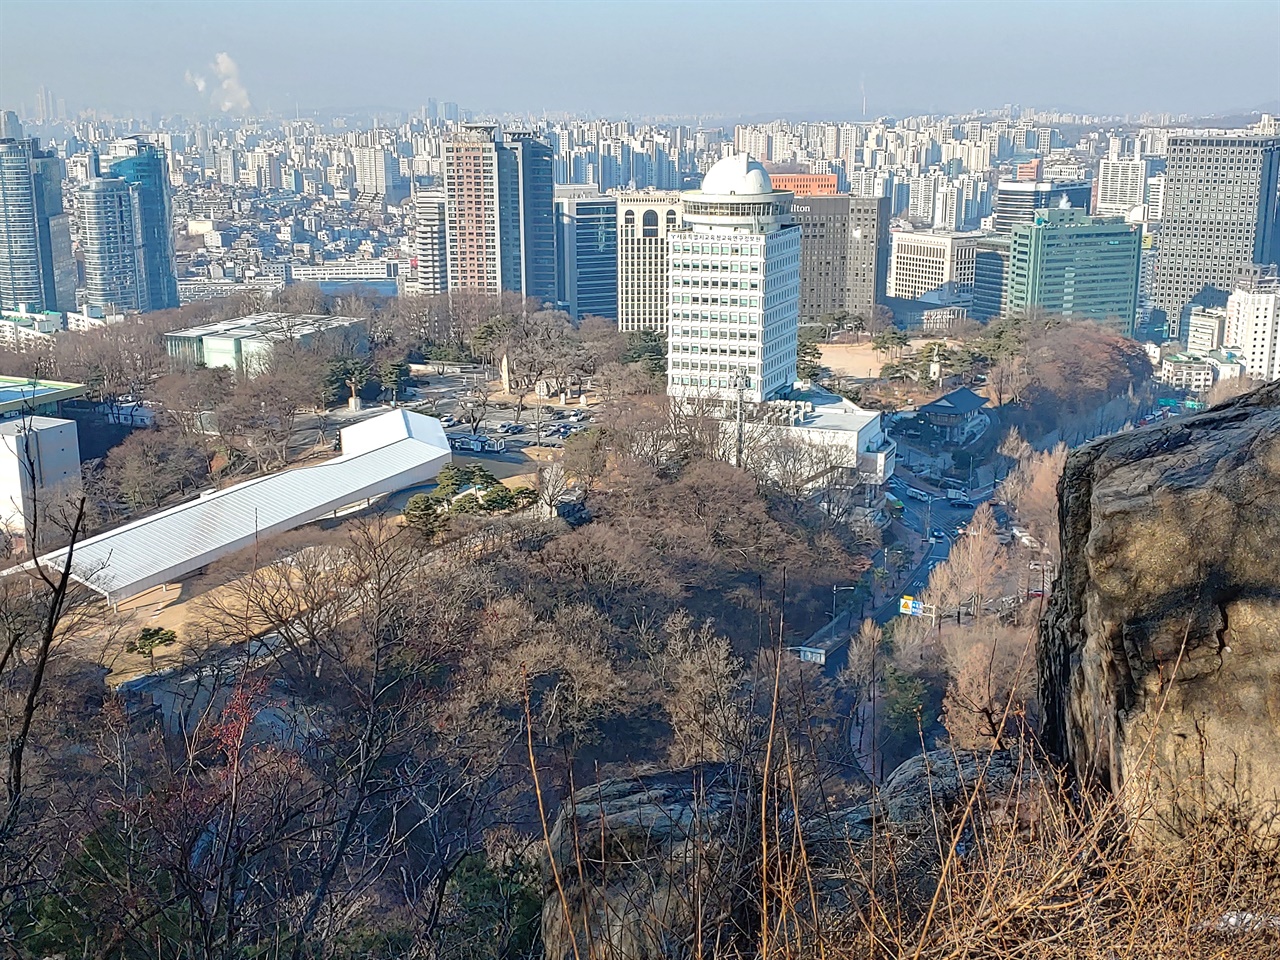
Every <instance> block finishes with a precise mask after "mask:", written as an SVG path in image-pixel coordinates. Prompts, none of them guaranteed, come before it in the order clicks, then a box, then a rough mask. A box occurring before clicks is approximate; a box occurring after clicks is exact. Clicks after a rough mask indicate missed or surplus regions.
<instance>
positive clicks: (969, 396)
mask: <svg viewBox="0 0 1280 960" xmlns="http://www.w3.org/2000/svg"><path fill="white" fill-rule="evenodd" d="M986 405H987V398H986V397H980V396H978V395H977V394H976V393H974V392H973V391H972V390H970V389H969V388H968V387H961V388H960V389H959V390H952V391H951V392H950V393H948V394H947V395H946V396H942V397H939V398H938V399H937V400H934V401H933V402H932V403H926V404H925V405H924V406H923V407H921V408H920V409H919V410H918V411H917V413H923V414H925V415H928V414H933V415H935V416H964V415H965V414H966V413H973V412H974V411H975V410H981V409H982V408H983V407H985V406H986Z"/></svg>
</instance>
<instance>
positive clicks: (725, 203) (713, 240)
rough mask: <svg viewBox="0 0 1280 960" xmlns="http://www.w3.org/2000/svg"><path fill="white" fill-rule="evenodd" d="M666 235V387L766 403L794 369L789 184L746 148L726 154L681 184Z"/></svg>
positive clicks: (672, 392) (794, 237) (793, 233)
mask: <svg viewBox="0 0 1280 960" xmlns="http://www.w3.org/2000/svg"><path fill="white" fill-rule="evenodd" d="M682 198H683V201H684V203H683V207H684V222H685V228H684V229H683V230H681V231H679V232H677V233H675V234H671V235H669V237H668V245H669V248H670V252H669V269H668V288H667V289H668V296H667V394H668V395H669V396H672V397H706V398H710V399H725V400H727V399H731V398H735V397H736V396H737V391H738V388H739V385H741V387H742V389H743V394H742V395H743V398H744V399H745V400H747V401H748V402H751V403H761V402H763V401H765V400H770V399H773V398H775V397H778V396H780V395H782V394H783V393H785V392H786V391H788V390H790V389H791V387H792V386H793V385H794V383H795V379H796V340H797V334H798V331H799V322H800V228H799V227H798V226H797V225H796V224H794V223H793V222H792V219H791V201H792V194H791V193H789V192H787V191H785V190H774V189H773V185H772V184H771V183H770V182H769V174H768V173H767V172H765V169H764V167H763V166H761V165H760V164H759V163H758V162H756V161H755V160H752V159H750V158H749V157H748V156H747V154H744V153H739V154H734V155H733V156H729V157H725V158H724V159H722V160H720V161H718V162H717V163H716V164H715V166H713V167H712V168H711V169H710V170H709V171H707V175H706V176H705V177H704V178H703V181H702V189H701V190H693V191H688V192H686V193H685V194H683V197H682Z"/></svg>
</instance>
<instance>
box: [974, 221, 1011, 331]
mask: <svg viewBox="0 0 1280 960" xmlns="http://www.w3.org/2000/svg"><path fill="white" fill-rule="evenodd" d="M1009 247H1010V238H1009V237H1008V236H1007V235H1002V234H998V233H997V234H989V235H987V236H984V237H980V238H979V239H978V242H977V245H976V250H975V251H974V259H973V303H972V304H971V306H970V307H969V316H970V317H972V318H973V319H974V320H981V321H983V322H984V323H985V322H986V321H988V320H993V319H995V318H996V317H1001V316H1004V307H1005V301H1004V296H1005V284H1006V282H1007V280H1008V278H1009Z"/></svg>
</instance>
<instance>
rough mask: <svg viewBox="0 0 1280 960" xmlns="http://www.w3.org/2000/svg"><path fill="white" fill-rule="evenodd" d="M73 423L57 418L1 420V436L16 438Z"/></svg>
mask: <svg viewBox="0 0 1280 960" xmlns="http://www.w3.org/2000/svg"><path fill="white" fill-rule="evenodd" d="M73 422H74V421H71V420H61V419H59V418H57V417H14V418H13V419H12V420H0V436H3V437H16V436H18V435H19V434H21V433H25V432H27V431H28V430H46V429H48V428H49V427H61V426H64V425H65V424H68V423H73Z"/></svg>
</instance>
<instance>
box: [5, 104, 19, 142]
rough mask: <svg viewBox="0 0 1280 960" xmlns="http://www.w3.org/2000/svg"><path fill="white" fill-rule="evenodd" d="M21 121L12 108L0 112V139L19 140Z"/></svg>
mask: <svg viewBox="0 0 1280 960" xmlns="http://www.w3.org/2000/svg"><path fill="white" fill-rule="evenodd" d="M21 139H22V123H21V121H19V120H18V115H17V114H16V113H14V112H13V111H12V110H6V111H4V112H3V113H0V140H21Z"/></svg>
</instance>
